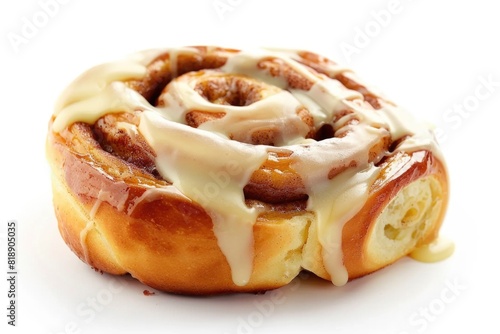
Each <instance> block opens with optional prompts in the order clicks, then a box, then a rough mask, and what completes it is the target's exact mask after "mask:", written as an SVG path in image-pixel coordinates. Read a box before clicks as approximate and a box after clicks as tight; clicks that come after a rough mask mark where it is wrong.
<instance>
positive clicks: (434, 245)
mask: <svg viewBox="0 0 500 334" xmlns="http://www.w3.org/2000/svg"><path fill="white" fill-rule="evenodd" d="M454 251H455V244H454V243H453V241H451V240H448V239H445V238H443V237H438V238H437V239H436V240H434V241H433V242H431V243H429V244H427V245H423V246H420V247H418V248H417V249H415V250H414V251H413V252H411V253H410V257H411V258H413V259H415V260H417V261H421V262H438V261H441V260H444V259H446V258H448V257H450V256H451V254H453V252H454Z"/></svg>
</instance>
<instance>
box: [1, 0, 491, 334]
mask: <svg viewBox="0 0 500 334" xmlns="http://www.w3.org/2000/svg"><path fill="white" fill-rule="evenodd" d="M42 2H43V3H44V2H51V1H47V0H42ZM52 2H53V1H52ZM61 2H62V0H61ZM326 3H327V1H316V0H307V1H296V2H294V3H293V4H291V1H287V2H285V1H264V0H221V1H214V0H202V1H146V0H141V1H106V2H105V1H95V0H92V1H76V0H74V1H67V3H66V4H60V5H58V7H57V8H56V7H54V6H52V7H50V9H51V10H50V11H51V13H50V14H51V16H48V15H46V14H43V10H44V9H43V6H42V5H41V4H40V2H38V1H34V0H25V1H3V2H2V4H1V5H0V22H1V23H0V26H1V35H0V36H1V38H0V45H1V50H2V53H1V62H0V69H1V71H0V73H1V76H2V77H1V78H0V85H1V90H0V92H1V93H0V94H1V95H0V96H1V97H2V99H1V101H2V103H1V104H0V108H1V120H2V122H1V130H0V135H1V141H0V143H1V146H0V147H1V151H0V152H1V160H0V169H1V174H0V175H1V180H2V182H1V188H0V189H1V192H0V196H1V201H0V211H1V216H0V222H1V223H2V229H1V234H0V243H1V254H2V255H1V259H2V260H1V261H2V265H1V266H0V267H2V268H5V269H2V270H3V271H2V272H3V274H2V278H1V279H0V281H1V282H2V284H1V285H0V296H2V297H1V298H0V300H1V301H0V306H1V307H0V309H2V310H3V311H2V312H1V314H0V319H2V320H1V322H2V323H1V325H0V326H1V327H2V328H8V333H14V332H23V333H28V332H30V333H43V334H45V333H96V332H104V330H106V331H108V332H111V333H115V332H120V333H136V332H139V331H140V332H151V333H179V334H180V333H221V334H224V333H296V332H307V333H316V332H323V331H324V332H326V331H328V332H330V333H334V332H335V333H395V334H402V333H444V332H450V333H451V332H454V331H455V332H457V331H459V330H460V332H472V331H474V332H493V331H495V330H494V329H496V330H498V328H499V324H498V321H497V319H498V307H497V303H498V300H499V298H500V288H499V284H498V279H497V276H496V273H497V272H498V270H495V271H494V269H496V267H497V266H498V263H499V261H498V254H499V251H498V244H499V237H500V221H499V218H498V215H497V214H496V212H497V210H495V209H496V208H497V207H498V205H499V204H498V198H499V196H498V189H499V187H500V182H499V178H498V163H497V161H498V159H497V157H496V156H497V155H498V152H499V149H498V145H499V144H500V142H499V140H498V136H497V134H498V132H499V131H498V130H497V128H498V122H499V120H500V117H499V116H498V115H499V112H500V110H499V107H500V66H499V59H500V51H499V49H500V48H499V47H498V40H499V39H498V32H499V31H500V24H499V21H500V20H499V18H498V11H497V10H496V7H494V6H493V5H492V3H493V2H492V1H487V0H484V1H483V0H475V1H461V2H458V1H431V0H419V1H410V0H400V1H399V5H398V6H396V7H392V5H390V3H391V2H390V1H389V0H377V1H329V2H328V3H329V5H328V6H327V5H325V4H326ZM214 4H218V5H219V7H218V8H219V11H217V10H216V9H215V7H214ZM221 4H222V5H221ZM223 4H228V5H227V6H230V7H225V11H223V7H222V6H223ZM394 8H395V9H396V10H394ZM388 9H393V10H392V12H393V13H392V14H390V16H387V15H385V16H384V15H382V16H381V14H380V13H386V12H383V11H384V10H386V11H387V10H388ZM46 11H47V9H46ZM377 13H379V14H378V20H379V22H377V20H376V17H377ZM44 18H46V20H44ZM27 22H31V23H36V24H38V25H39V26H40V27H39V28H37V29H36V30H33V29H31V30H30V29H29V28H26V26H27V25H29V24H30V23H27ZM363 31H365V32H367V33H368V35H367V36H365V37H364V38H363V37H362V36H361V35H362V34H364V33H363ZM23 34H24V37H23ZM21 38H24V39H21ZM14 40H16V41H17V43H16V42H13V41H14ZM19 43H20V44H19ZM193 44H201V45H203V44H212V45H223V46H230V47H237V48H250V47H256V46H273V47H290V48H302V49H309V50H312V51H316V52H319V53H322V54H324V55H326V56H328V57H330V58H333V59H335V60H337V61H338V62H340V63H343V64H346V65H349V66H351V67H353V68H354V69H355V70H356V71H357V72H358V74H359V75H360V76H361V77H362V78H364V79H365V81H367V82H369V83H371V84H372V85H376V86H378V87H380V88H381V89H382V91H384V92H385V93H386V94H387V95H388V96H389V97H391V99H393V100H394V101H395V102H397V103H399V104H400V105H402V106H405V107H406V108H408V109H409V110H411V111H412V112H413V113H414V114H416V115H419V116H420V117H422V118H424V119H426V120H428V121H429V122H431V123H434V124H435V125H437V126H438V127H440V128H441V129H442V130H441V131H442V133H443V135H442V136H441V138H442V139H441V141H442V147H443V151H444V154H445V156H446V158H447V161H448V166H449V170H450V174H451V181H452V186H451V190H452V196H451V202H450V207H449V212H448V215H447V217H446V221H445V223H444V228H443V231H442V234H444V235H445V236H447V237H449V238H451V239H453V240H454V241H455V242H456V252H455V254H454V256H453V257H452V258H450V259H448V260H447V261H444V262H440V263H436V264H431V265H429V264H421V263H417V262H415V261H412V260H410V259H403V260H401V261H400V262H398V263H397V264H395V265H393V266H391V267H389V268H386V269H384V270H382V271H380V272H377V273H375V274H373V275H370V276H368V277H365V278H362V279H359V280H356V281H354V282H351V283H349V284H348V285H347V286H345V287H341V288H336V287H334V286H332V285H331V284H329V283H328V282H323V281H320V280H318V279H314V278H311V277H310V278H299V279H297V280H295V281H294V283H293V284H292V285H291V286H289V287H286V288H282V289H279V290H277V292H275V293H271V294H270V293H268V294H264V295H233V296H225V297H211V298H193V297H182V296H174V295H169V294H163V293H156V294H155V295H154V296H150V297H146V296H144V295H143V294H142V291H143V290H144V289H145V288H146V287H144V286H142V285H141V284H140V283H138V282H136V281H134V280H133V279H131V278H114V277H110V276H107V275H100V274H98V273H96V272H94V271H93V270H91V269H90V268H89V267H87V266H86V265H84V264H83V263H81V262H80V261H79V260H78V259H77V258H76V257H75V256H74V255H73V254H72V253H71V252H70V251H69V249H68V248H67V247H66V245H65V244H64V243H63V241H62V239H61V238H60V236H59V234H58V231H57V225H56V220H55V218H54V214H53V211H52V206H51V190H50V183H49V170H48V166H47V164H46V162H45V157H44V138H45V134H46V128H47V122H48V120H49V117H50V115H51V112H52V106H53V103H54V100H55V99H56V98H57V96H58V94H59V93H60V92H61V90H62V89H63V88H64V87H65V85H67V84H68V83H69V82H70V81H71V80H72V79H73V78H74V77H75V76H76V75H78V74H79V73H81V72H82V71H83V70H85V69H87V68H89V67H90V66H93V65H95V64H98V63H101V62H104V61H108V60H112V59H116V58H120V57H122V56H124V55H127V54H129V53H132V52H134V51H137V50H141V49H146V48H154V47H169V46H182V45H193ZM349 47H350V51H351V52H354V51H353V50H355V53H348V52H345V51H346V48H349ZM354 48H355V49H354ZM488 80H489V81H490V83H491V84H490V85H485V84H484V81H488ZM488 89H489V90H488ZM478 93H479V96H477V94H478ZM459 108H462V110H464V112H463V113H462V114H459V113H457V111H458V110H459ZM9 219H15V220H17V222H18V226H19V231H18V242H19V248H18V268H19V278H18V281H19V284H18V286H17V292H18V299H17V303H18V310H17V313H18V319H17V324H18V326H17V327H16V328H11V327H10V326H7V325H6V323H7V320H8V319H7V318H6V316H5V315H6V314H7V311H6V306H7V302H8V301H7V296H6V295H7V286H6V279H5V278H3V275H5V276H6V271H7V270H6V234H5V232H6V227H5V225H6V224H7V221H8V220H9ZM450 286H454V287H453V288H452V289H451V288H450ZM150 290H152V289H150ZM491 304H492V305H494V307H490V306H489V305H491ZM1 331H2V332H4V330H3V329H2V330H1ZM4 333H5V332H4Z"/></svg>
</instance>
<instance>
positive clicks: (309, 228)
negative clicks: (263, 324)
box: [47, 47, 448, 294]
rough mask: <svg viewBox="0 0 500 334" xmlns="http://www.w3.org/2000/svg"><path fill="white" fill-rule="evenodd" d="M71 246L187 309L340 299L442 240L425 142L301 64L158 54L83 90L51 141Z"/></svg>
mask: <svg viewBox="0 0 500 334" xmlns="http://www.w3.org/2000/svg"><path fill="white" fill-rule="evenodd" d="M47 157H48V161H49V162H50V165H51V170H52V181H53V183H52V184H53V195H54V207H55V213H56V217H57V219H58V226H59V230H60V233H61V235H62V237H63V239H64V240H65V242H66V243H67V244H68V245H69V247H70V248H71V249H72V250H73V251H74V252H75V253H76V254H77V255H78V256H79V257H80V259H82V260H83V261H85V262H86V263H88V264H89V265H91V266H92V267H94V268H96V269H99V270H102V271H104V272H108V273H111V274H125V273H130V274H131V275H132V276H134V277H135V278H137V279H138V280H140V281H142V282H143V283H145V284H147V285H149V286H151V287H153V288H157V289H160V290H164V291H168V292H174V293H185V294H215V293H228V292H244V291H247V292H248V291H264V290H268V289H274V288H277V287H280V286H283V285H285V284H287V283H289V282H290V281H291V280H292V279H293V278H294V277H296V276H297V275H298V273H299V272H300V271H301V270H308V271H311V272H313V273H314V274H316V275H317V276H319V277H322V278H324V279H327V280H331V281H332V282H333V283H334V284H335V285H339V286H340V285H343V284H345V283H346V282H347V281H348V280H349V279H353V278H356V277H360V276H363V275H366V274H369V273H371V272H373V271H376V270H378V269H380V268H382V267H384V266H387V265H389V264H391V263H393V262H395V261H396V260H397V259H399V258H401V257H402V256H405V255H407V254H409V253H410V252H412V251H413V250H414V249H416V247H419V246H421V245H425V244H428V243H429V242H431V241H433V240H435V239H436V237H437V236H438V231H439V228H440V225H441V223H442V221H443V218H444V214H445V210H446V206H447V201H448V178H447V172H446V168H445V165H444V162H443V158H442V155H441V153H440V151H439V149H438V147H437V144H436V142H435V140H434V137H433V135H432V132H431V131H430V130H429V129H428V128H426V127H425V126H423V125H421V124H420V123H419V122H418V121H416V120H415V119H413V118H412V117H411V116H410V115H409V114H408V113H406V112H405V111H404V110H403V109H402V108H400V107H398V106H396V105H395V104H394V103H393V102H391V101H389V100H388V99H387V98H385V97H383V96H382V95H381V94H379V93H376V92H375V90H373V88H370V87H368V86H367V85H365V84H364V83H361V81H360V80H359V79H358V78H357V77H356V76H355V75H354V73H353V72H351V71H350V70H349V69H346V68H344V67H341V66H340V65H338V64H336V63H334V62H333V61H331V60H329V59H327V58H325V57H322V56H320V55H317V54H314V53H311V52H306V51H291V50H254V51H240V50H233V49H226V48H220V47H185V48H172V49H166V50H148V51H144V52H140V53H137V54H135V55H133V56H130V57H128V58H127V59H125V60H122V61H116V62H112V63H107V64H103V65H100V66H97V67H95V68H92V69H90V70H89V71H87V72H85V73H84V74H82V75H81V76H80V77H79V78H77V79H76V80H75V81H74V82H73V83H72V84H71V85H70V86H69V87H68V88H67V89H66V91H65V92H63V94H62V95H61V97H60V99H59V100H58V102H57V104H56V108H55V112H54V115H53V117H52V118H51V121H50V125H49V131H48V137H47Z"/></svg>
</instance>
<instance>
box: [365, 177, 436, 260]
mask: <svg viewBox="0 0 500 334" xmlns="http://www.w3.org/2000/svg"><path fill="white" fill-rule="evenodd" d="M442 193H443V192H442V189H441V184H440V183H439V182H438V181H437V180H436V178H435V177H433V176H427V177H424V178H421V179H418V180H416V181H414V182H412V183H410V184H409V185H407V186H406V187H404V188H403V189H401V190H400V191H399V192H398V193H397V195H396V196H395V197H394V198H393V199H392V200H391V201H390V202H389V204H388V205H386V206H385V208H383V210H382V212H381V213H380V215H379V216H378V218H377V220H376V221H375V223H374V224H373V225H372V230H371V237H369V238H368V239H367V243H366V255H367V258H368V260H369V262H371V263H372V264H373V265H374V266H384V265H387V264H389V263H391V262H393V261H395V260H396V259H398V258H400V257H401V256H403V255H406V254H408V253H409V252H411V251H412V250H413V249H414V248H415V246H418V245H419V244H421V243H422V242H425V241H427V240H425V239H426V238H427V236H428V235H429V232H430V230H431V229H435V228H436V226H435V223H436V221H437V219H438V216H439V214H440V212H441V206H442V205H443V199H442Z"/></svg>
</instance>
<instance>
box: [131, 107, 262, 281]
mask: <svg viewBox="0 0 500 334" xmlns="http://www.w3.org/2000/svg"><path fill="white" fill-rule="evenodd" d="M139 130H140V132H141V133H142V134H143V136H144V137H145V138H146V141H147V142H148V143H149V144H150V145H151V147H152V148H153V149H154V151H155V152H156V154H157V158H156V166H157V168H158V170H159V171H160V173H161V175H162V176H163V177H164V178H165V179H166V180H168V181H170V182H172V184H173V185H174V186H175V187H177V188H178V189H179V190H180V191H181V192H182V193H183V194H185V195H186V196H188V197H189V198H192V199H194V200H196V201H197V202H198V203H200V204H201V205H202V206H203V207H204V208H205V209H206V210H207V213H208V214H209V215H210V217H211V218H212V222H213V224H214V233H215V235H216V236H217V239H218V241H219V246H220V248H221V251H222V252H223V253H224V255H225V256H226V258H227V260H228V262H229V265H230V266H231V268H232V269H233V270H232V275H233V281H234V283H235V284H237V285H245V284H246V283H248V280H249V279H250V275H251V273H252V268H253V233H252V231H253V224H254V222H255V221H256V219H257V211H256V210H255V209H253V208H248V207H247V206H246V205H245V198H244V195H243V187H244V186H245V185H246V184H247V183H248V181H249V179H250V177H251V175H252V173H253V171H254V170H256V169H258V168H259V167H260V165H261V164H262V163H263V162H264V161H265V160H266V159H267V150H266V148H265V147H263V146H251V145H242V144H241V143H238V142H236V141H227V140H225V139H223V138H220V137H219V136H217V135H214V134H212V133H209V132H207V133H201V132H200V131H195V130H194V129H193V128H191V127H189V126H187V125H183V124H178V123H175V122H170V121H168V120H166V119H165V118H163V117H162V116H161V115H160V114H159V113H156V112H152V111H145V112H143V113H142V114H141V122H140V125H139ZM220 147H224V150H223V151H222V152H221V153H222V155H221V156H220V157H215V158H214V152H217V150H218V149H219V148H220ZM172 157H175V158H174V159H172ZM248 157H252V158H251V159H248ZM201 168H202V169H203V170H201ZM236 235H237V236H238V237H237V238H235V237H234V236H236Z"/></svg>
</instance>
